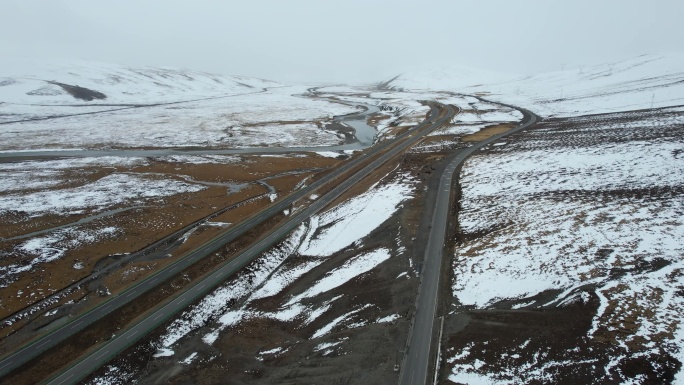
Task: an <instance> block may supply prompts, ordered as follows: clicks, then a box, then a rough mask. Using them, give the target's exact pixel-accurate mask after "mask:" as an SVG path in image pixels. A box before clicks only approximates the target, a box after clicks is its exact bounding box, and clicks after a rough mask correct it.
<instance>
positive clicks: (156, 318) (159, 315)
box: [152, 313, 163, 321]
mask: <svg viewBox="0 0 684 385" xmlns="http://www.w3.org/2000/svg"><path fill="white" fill-rule="evenodd" d="M162 315H163V314H162V313H159V314H157V316H156V317H154V319H153V320H152V321H156V320H158V319H159V317H161V316H162Z"/></svg>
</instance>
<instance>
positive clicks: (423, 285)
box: [399, 102, 537, 385]
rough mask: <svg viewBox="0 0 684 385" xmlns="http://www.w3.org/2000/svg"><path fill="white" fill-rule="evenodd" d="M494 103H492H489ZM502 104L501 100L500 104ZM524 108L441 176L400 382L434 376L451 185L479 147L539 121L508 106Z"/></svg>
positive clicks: (412, 384)
mask: <svg viewBox="0 0 684 385" xmlns="http://www.w3.org/2000/svg"><path fill="white" fill-rule="evenodd" d="M490 103H491V102H490ZM498 104H500V103H498ZM505 106H507V107H512V108H515V109H517V110H519V111H521V112H522V113H523V115H524V117H523V123H522V124H521V125H520V126H518V127H516V128H514V129H512V130H510V131H508V132H505V133H502V134H498V135H495V136H492V137H491V138H488V139H486V140H484V141H482V142H479V143H477V144H475V145H473V146H471V147H468V148H464V149H460V150H458V151H457V152H456V153H455V154H454V155H453V158H452V159H451V161H450V162H449V164H448V165H447V166H446V168H445V170H444V172H443V173H442V176H441V177H440V183H439V191H438V192H437V199H436V204H435V208H434V212H433V215H432V226H431V231H430V235H429V238H428V243H427V246H426V249H425V256H424V259H423V269H422V271H421V281H420V287H419V289H418V297H417V300H416V312H415V315H414V319H413V324H412V326H411V329H410V331H409V345H408V349H407V350H406V353H405V355H404V359H403V361H402V367H401V372H400V374H399V384H400V385H421V384H425V383H427V381H428V379H429V378H430V377H431V373H428V370H429V366H430V357H431V355H430V349H431V345H432V339H433V327H434V325H435V322H436V318H435V315H436V311H437V298H438V296H439V277H440V269H441V266H442V254H443V251H444V245H445V242H444V238H445V235H446V229H447V225H448V221H449V217H450V215H449V213H450V211H451V210H450V199H451V188H452V186H453V185H454V183H453V180H454V177H455V178H456V179H457V180H458V172H457V171H460V168H461V165H462V164H463V162H464V161H465V160H466V159H467V158H468V157H469V156H471V155H473V154H474V153H475V152H476V151H478V150H479V149H481V148H483V147H485V146H487V145H489V144H491V143H494V142H496V141H497V140H499V139H501V138H503V137H506V136H508V135H511V134H514V133H516V132H519V131H522V130H524V129H526V128H528V127H530V126H531V125H533V124H535V123H536V122H537V116H536V115H534V114H533V113H531V112H530V111H527V110H525V109H521V108H517V107H513V106H508V105H505Z"/></svg>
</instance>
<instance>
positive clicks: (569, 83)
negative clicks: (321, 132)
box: [387, 53, 684, 117]
mask: <svg viewBox="0 0 684 385" xmlns="http://www.w3.org/2000/svg"><path fill="white" fill-rule="evenodd" d="M387 86H388V87H390V88H395V89H396V88H403V89H421V88H431V89H440V90H451V91H455V92H464V93H469V94H473V93H487V94H488V97H489V98H490V99H493V100H496V101H502V102H507V103H511V104H516V105H519V106H522V107H526V108H528V109H530V110H532V111H534V112H535V113H537V114H540V115H542V116H546V117H549V116H573V115H583V114H592V113H604V112H615V111H628V110H637V109H644V108H651V107H667V106H675V105H682V104H684V54H681V53H666V54H660V55H643V56H639V57H636V58H632V59H629V60H624V61H620V62H614V63H606V64H601V65H596V66H592V67H586V68H585V67H582V68H573V69H568V70H564V71H556V72H545V73H540V74H536V75H533V76H526V77H508V79H506V77H505V76H504V75H499V74H495V73H491V72H486V71H478V70H469V69H462V70H458V67H455V68H452V69H449V70H444V71H413V72H407V73H404V74H402V75H400V76H398V77H397V78H395V79H393V80H391V81H389V82H387Z"/></svg>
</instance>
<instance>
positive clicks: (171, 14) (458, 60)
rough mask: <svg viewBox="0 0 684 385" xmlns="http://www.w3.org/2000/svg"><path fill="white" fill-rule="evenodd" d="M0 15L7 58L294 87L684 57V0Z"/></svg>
mask: <svg viewBox="0 0 684 385" xmlns="http://www.w3.org/2000/svg"><path fill="white" fill-rule="evenodd" d="M0 15H2V16H1V17H0V58H1V57H2V55H12V56H32V57H36V56H37V57H59V58H78V59H85V60H96V61H105V62H113V63H121V64H128V65H153V66H172V67H186V68H191V69H196V70H204V71H210V72H216V73H224V74H235V75H248V76H256V77H262V78H268V79H273V80H279V81H284V82H350V83H359V82H372V81H378V80H382V79H385V78H387V77H389V76H392V75H394V74H396V73H399V72H402V71H404V70H406V69H411V68H421V67H422V68H424V67H427V68H430V67H440V66H444V65H448V64H449V63H453V64H459V65H468V66H474V67H481V68H486V69H489V70H497V71H502V72H508V73H514V74H527V73H534V72H539V71H546V70H558V69H560V68H561V65H565V67H572V66H577V65H579V64H596V63H602V62H608V61H614V60H619V59H626V58H630V57H633V56H637V55H640V54H643V53H658V52H666V51H677V52H681V51H683V50H684V41H682V26H681V17H682V15H684V1H682V0H660V1H650V2H647V1H643V0H600V1H597V0H591V1H587V0H572V1H570V0H568V1H563V2H561V1H556V0H553V1H549V0H538V1H532V0H516V1H511V0H476V1H475V0H473V1H417V0H416V1H403V0H394V1H373V0H363V1H362V0H342V1H337V0H334V1H333V0H302V1H299V0H264V1H258V0H252V1H245V0H240V1H237V0H185V1H177V0H116V1H94V0H0ZM0 75H2V74H0Z"/></svg>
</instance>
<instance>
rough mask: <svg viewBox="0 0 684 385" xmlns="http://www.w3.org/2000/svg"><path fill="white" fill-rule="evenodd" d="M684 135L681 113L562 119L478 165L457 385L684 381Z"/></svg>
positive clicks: (453, 324)
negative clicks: (682, 369) (682, 370)
mask: <svg viewBox="0 0 684 385" xmlns="http://www.w3.org/2000/svg"><path fill="white" fill-rule="evenodd" d="M683 134H684V111H683V110H682V109H681V108H667V109H662V110H661V109H656V110H650V111H649V110H646V111H638V112H628V113H615V114H607V115H597V116H586V117H577V118H567V119H558V120H549V121H547V122H545V123H543V124H541V125H540V126H538V128H536V129H533V130H531V131H528V132H525V133H521V134H517V135H515V136H514V137H512V138H510V139H509V140H508V141H507V142H506V143H501V144H500V145H498V146H493V147H491V148H490V149H489V150H488V151H486V152H483V153H481V154H480V155H478V156H475V157H473V158H471V159H470V160H469V161H468V162H467V163H466V165H465V166H464V168H463V174H462V175H463V179H462V200H461V205H462V212H461V214H460V216H459V224H460V232H459V235H458V246H457V248H456V250H455V254H454V260H453V278H452V291H453V305H452V308H451V311H450V314H449V316H448V318H447V319H448V322H447V326H446V330H445V336H446V337H445V340H444V341H445V345H446V346H445V353H443V357H442V358H443V372H442V378H443V379H444V380H445V381H446V382H447V383H467V384H489V383H497V384H520V383H533V384H534V383H554V384H577V383H585V384H589V383H605V384H611V383H622V384H631V383H634V384H642V383H654V384H656V383H657V384H660V383H671V382H673V381H674V382H675V383H679V382H682V381H684V375H683V374H681V371H680V370H681V365H682V362H683V361H684V351H683V350H682V346H684V345H683V344H684V324H683V323H682V321H683V318H684V313H683V312H682V309H683V305H684V247H683V246H682V241H681V240H682V237H683V235H684V225H683V224H682V218H683V217H684V178H683V176H684V161H683V159H682V157H683V156H684V154H683V149H684V135H683ZM447 378H448V380H447Z"/></svg>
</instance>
